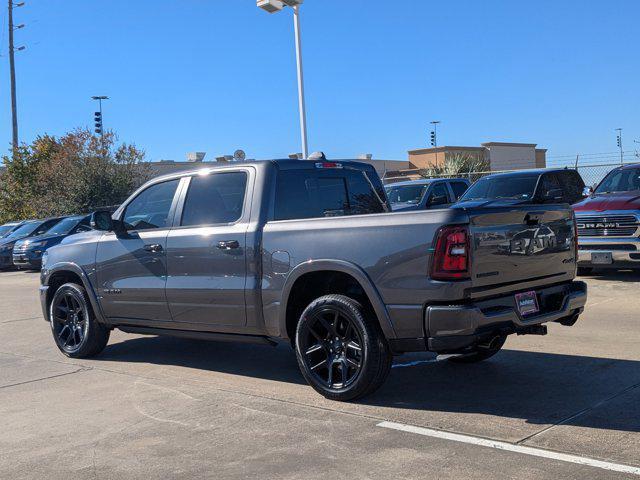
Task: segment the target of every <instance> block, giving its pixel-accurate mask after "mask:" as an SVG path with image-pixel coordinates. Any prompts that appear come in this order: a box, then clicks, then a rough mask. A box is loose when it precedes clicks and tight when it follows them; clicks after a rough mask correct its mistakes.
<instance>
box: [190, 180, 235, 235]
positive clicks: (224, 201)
mask: <svg viewBox="0 0 640 480" xmlns="http://www.w3.org/2000/svg"><path fill="white" fill-rule="evenodd" d="M246 189H247V173H246V172H228V173H211V174H209V175H205V176H200V175H198V176H194V177H192V178H191V183H190V184H189V191H188V192H187V198H186V199H185V202H184V208H183V210H182V221H181V222H180V225H182V226H195V225H215V224H218V223H232V222H235V221H237V220H238V219H239V218H240V217H241V216H242V206H243V205H244V197H245V191H246Z"/></svg>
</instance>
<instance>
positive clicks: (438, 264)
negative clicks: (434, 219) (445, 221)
mask: <svg viewBox="0 0 640 480" xmlns="http://www.w3.org/2000/svg"><path fill="white" fill-rule="evenodd" d="M470 260H471V252H470V242H469V229H468V228H467V227H461V226H447V227H442V228H441V229H440V231H439V232H438V236H437V237H436V246H435V249H434V252H433V258H432V261H431V278H433V279H435V280H464V279H467V278H469V277H470V274H469V273H470V268H471V261H470Z"/></svg>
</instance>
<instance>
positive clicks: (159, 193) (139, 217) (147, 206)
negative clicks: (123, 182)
mask: <svg viewBox="0 0 640 480" xmlns="http://www.w3.org/2000/svg"><path fill="white" fill-rule="evenodd" d="M179 181H180V180H178V179H176V180H170V181H168V182H162V183H156V184H154V185H151V186H150V187H148V188H146V189H145V190H143V191H142V192H141V193H140V194H139V195H138V196H137V197H136V198H134V199H133V200H132V201H131V202H130V203H129V204H128V205H127V207H126V209H125V211H124V215H123V216H122V220H123V221H124V224H125V227H126V228H127V229H128V230H150V229H153V228H166V227H167V226H168V225H169V219H168V216H169V211H170V210H171V203H172V202H173V197H174V195H175V193H176V189H177V188H178V183H179Z"/></svg>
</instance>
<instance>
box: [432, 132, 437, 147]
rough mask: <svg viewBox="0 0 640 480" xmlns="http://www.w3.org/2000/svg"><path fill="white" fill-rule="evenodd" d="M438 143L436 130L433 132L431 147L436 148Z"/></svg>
mask: <svg viewBox="0 0 640 480" xmlns="http://www.w3.org/2000/svg"><path fill="white" fill-rule="evenodd" d="M436 143H437V142H436V132H435V130H431V146H432V147H435V146H436Z"/></svg>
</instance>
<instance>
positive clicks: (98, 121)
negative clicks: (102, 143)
mask: <svg viewBox="0 0 640 480" xmlns="http://www.w3.org/2000/svg"><path fill="white" fill-rule="evenodd" d="M93 119H94V121H95V125H96V130H95V132H96V133H97V134H98V135H102V112H96V113H95V114H94V115H93Z"/></svg>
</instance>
